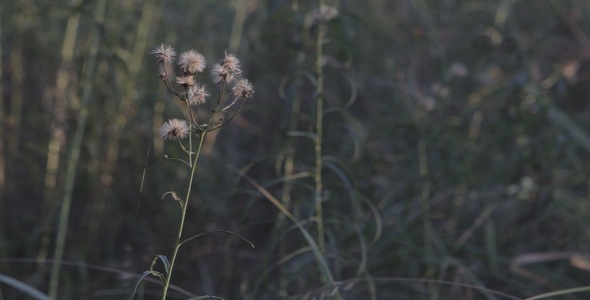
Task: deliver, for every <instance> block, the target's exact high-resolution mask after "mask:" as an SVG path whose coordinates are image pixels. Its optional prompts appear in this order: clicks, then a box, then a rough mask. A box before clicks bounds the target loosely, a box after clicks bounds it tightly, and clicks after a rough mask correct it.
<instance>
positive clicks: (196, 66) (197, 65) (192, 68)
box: [178, 50, 205, 75]
mask: <svg viewBox="0 0 590 300" xmlns="http://www.w3.org/2000/svg"><path fill="white" fill-rule="evenodd" d="M178 64H179V65H180V67H181V68H182V70H183V71H184V73H185V74H191V75H194V74H196V73H197V72H202V71H203V70H204V69H205V57H204V56H203V54H201V53H199V52H197V51H195V50H189V51H186V52H183V53H182V54H180V59H179V60H178Z"/></svg>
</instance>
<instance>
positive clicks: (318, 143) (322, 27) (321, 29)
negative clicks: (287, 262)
mask: <svg viewBox="0 0 590 300" xmlns="http://www.w3.org/2000/svg"><path fill="white" fill-rule="evenodd" d="M324 4H325V3H324V0H320V6H319V9H320V8H321V7H323V6H324ZM326 30H327V28H326V24H325V23H324V22H321V21H320V23H319V24H318V36H317V41H316V55H317V58H316V65H315V67H316V74H317V82H316V91H317V100H316V133H315V139H314V144H315V178H314V181H315V208H316V224H317V230H318V246H319V248H320V251H321V253H322V254H324V253H325V251H326V249H325V248H326V247H325V244H324V221H323V210H322V188H323V182H322V135H323V126H322V125H323V117H324V110H323V107H324V87H323V86H324V66H323V43H324V38H325V35H326Z"/></svg>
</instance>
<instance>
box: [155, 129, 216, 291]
mask: <svg viewBox="0 0 590 300" xmlns="http://www.w3.org/2000/svg"><path fill="white" fill-rule="evenodd" d="M205 135H206V134H205V132H203V133H202V134H201V138H200V140H199V147H198V148H197V153H196V155H195V160H194V161H193V164H192V167H191V177H190V179H189V184H188V189H187V191H186V197H185V198H184V203H183V205H182V213H181V216H180V224H179V225H178V234H177V235H176V243H175V245H174V251H173V252H172V258H171V260H170V269H169V270H168V273H167V274H166V282H164V290H163V292H162V300H165V299H166V295H167V294H168V287H169V286H170V278H171V277H172V269H174V263H175V262H176V256H177V255H178V249H180V246H181V245H182V243H181V239H182V231H183V229H184V220H185V217H186V210H187V208H188V201H189V198H190V195H191V189H192V186H193V182H194V178H195V171H196V169H197V161H198V160H199V155H200V154H201V149H202V148H203V142H204V141H205ZM190 155H192V154H190Z"/></svg>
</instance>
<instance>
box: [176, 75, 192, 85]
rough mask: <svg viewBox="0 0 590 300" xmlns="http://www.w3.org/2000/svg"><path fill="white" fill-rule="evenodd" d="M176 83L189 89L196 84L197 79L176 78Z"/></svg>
mask: <svg viewBox="0 0 590 300" xmlns="http://www.w3.org/2000/svg"><path fill="white" fill-rule="evenodd" d="M176 83H178V84H180V85H182V86H183V87H185V88H188V87H190V86H193V85H194V84H195V78H194V77H193V76H191V75H188V76H181V77H176Z"/></svg>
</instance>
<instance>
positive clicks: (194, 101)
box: [151, 44, 254, 140]
mask: <svg viewBox="0 0 590 300" xmlns="http://www.w3.org/2000/svg"><path fill="white" fill-rule="evenodd" d="M151 53H152V54H153V55H154V57H155V58H156V60H157V62H158V63H160V64H161V65H162V66H164V65H171V64H173V63H174V61H175V58H176V51H175V50H174V49H173V48H172V47H171V46H169V45H165V44H161V45H160V46H158V47H156V49H154V50H153V51H152V52H151ZM178 66H179V67H180V70H182V75H180V76H178V77H176V80H174V83H175V84H173V83H172V82H170V81H169V76H168V74H167V73H166V68H162V70H163V71H162V73H161V74H160V78H161V79H162V81H163V82H164V83H165V85H166V88H167V89H168V90H169V91H170V92H172V93H173V94H174V95H176V96H177V97H178V98H179V99H180V100H182V101H183V102H184V103H185V107H186V109H187V112H188V114H187V115H188V116H189V118H188V119H189V120H180V119H171V120H169V121H167V122H165V123H164V124H162V126H161V127H160V136H161V137H162V138H163V139H179V140H180V139H183V138H186V137H187V136H188V135H189V134H190V132H193V131H194V132H196V133H197V134H198V133H201V132H202V131H203V130H206V131H211V130H215V129H219V128H220V127H221V126H223V125H225V124H226V123H227V122H228V121H226V122H225V123H216V124H210V122H212V121H213V120H214V118H213V117H214V115H215V114H216V113H221V112H226V111H227V110H228V109H229V108H232V107H234V104H236V103H238V102H239V101H240V100H241V103H240V104H239V108H238V109H237V110H235V109H232V110H233V111H234V114H233V115H232V116H231V117H230V118H229V120H231V119H232V118H233V117H234V116H235V115H237V114H238V113H239V111H240V110H241V108H242V105H243V104H244V101H245V100H246V99H247V98H252V96H253V95H254V88H253V86H252V84H251V83H250V82H249V81H248V80H247V79H245V78H242V68H241V65H240V61H239V59H238V58H237V57H236V56H235V55H233V54H228V53H225V56H224V58H223V59H221V60H220V61H219V62H218V63H216V64H214V65H213V66H212V67H211V71H210V72H211V77H212V81H213V82H214V83H218V84H220V85H221V88H220V89H219V91H220V94H219V95H217V101H216V104H215V105H216V106H215V107H214V109H212V110H211V111H212V112H213V116H211V117H210V119H209V122H208V123H204V124H199V123H198V122H197V113H198V109H199V107H200V106H201V105H203V104H205V103H206V102H207V98H209V97H210V96H211V95H210V94H209V93H208V92H207V89H206V88H205V85H204V84H202V83H200V82H199V80H198V77H197V74H198V73H199V72H203V71H204V70H205V67H206V61H205V56H203V55H202V54H201V53H199V52H197V51H195V50H188V51H185V52H182V53H181V54H180V56H179V59H178ZM179 88H180V89H179ZM225 91H231V93H228V95H224V93H225ZM228 96H229V99H225V98H228ZM224 99H225V100H226V101H228V102H229V104H228V105H226V106H225V107H224V108H223V109H220V105H222V102H223V100H224ZM203 128H206V129H203Z"/></svg>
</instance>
